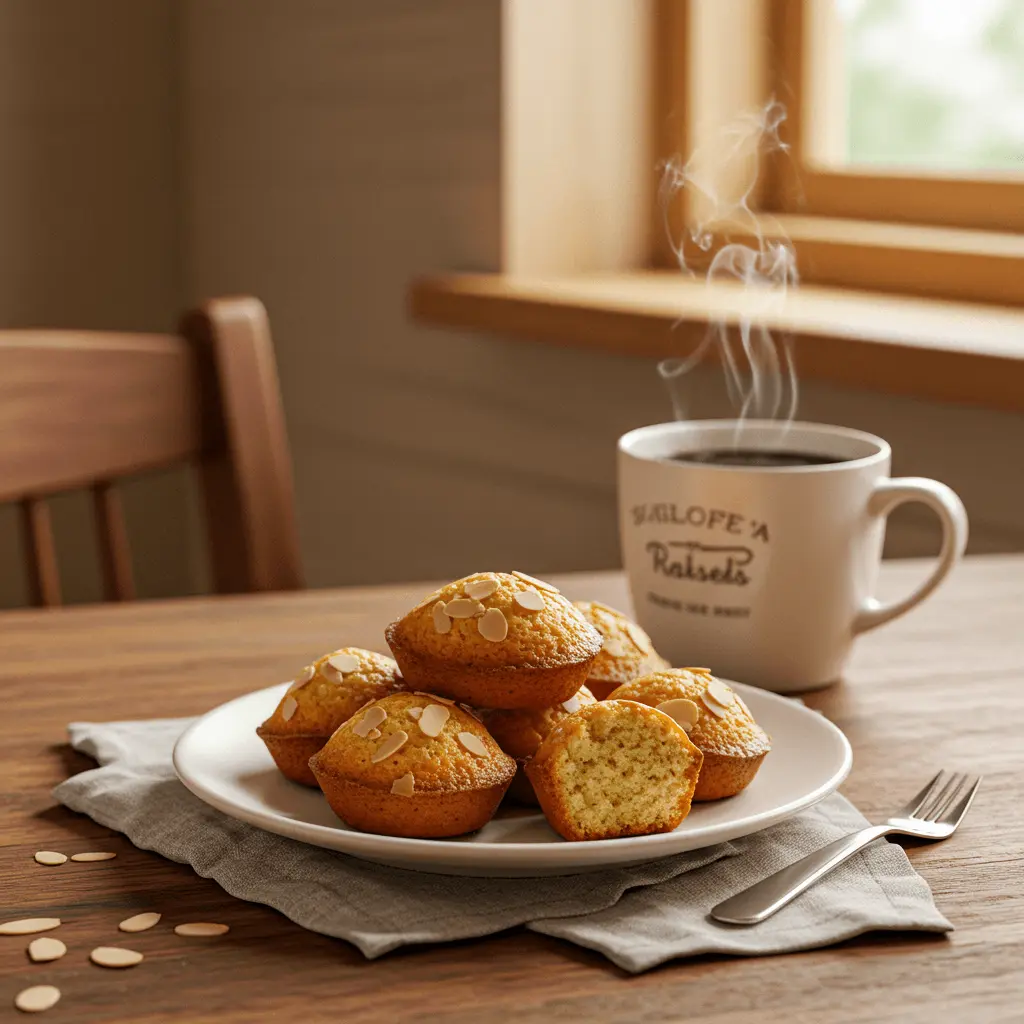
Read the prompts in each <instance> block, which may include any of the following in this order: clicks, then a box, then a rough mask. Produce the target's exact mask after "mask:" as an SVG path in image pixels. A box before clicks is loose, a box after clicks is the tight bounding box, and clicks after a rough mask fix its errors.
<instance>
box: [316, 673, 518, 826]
mask: <svg viewBox="0 0 1024 1024" xmlns="http://www.w3.org/2000/svg"><path fill="white" fill-rule="evenodd" d="M309 766H310V768H311V769H312V771H313V774H314V775H315V776H316V780H317V782H318V783H319V785H320V788H321V789H322V790H323V792H324V796H325V797H326V798H327V802H328V803H329V804H330V805H331V809H332V810H333V811H334V813H335V814H337V815H338V817H339V818H341V820H342V821H344V822H346V823H347V824H349V825H351V826H352V827H353V828H359V829H362V830H363V831H364V832H377V833H379V834H381V835H388V836H413V837H424V838H428V837H437V836H457V835H462V834H463V833H464V832H472V831H474V830H475V829H478V828H481V827H482V826H483V825H486V824H487V822H488V821H490V820H491V818H492V817H493V815H494V812H495V810H496V809H497V807H498V804H499V803H500V802H501V798H502V796H504V794H505V790H506V789H508V784H509V783H510V782H511V781H512V776H513V775H515V772H516V763H515V761H514V760H512V758H511V757H509V756H508V754H506V753H504V751H502V749H501V748H500V747H499V746H498V744H497V743H496V742H495V741H494V739H493V738H492V736H491V734H490V733H489V732H488V731H487V730H486V729H485V728H484V726H483V724H482V723H481V722H480V721H479V719H477V718H476V717H474V716H473V715H471V714H469V713H467V712H466V711H464V710H463V709H462V708H460V707H458V706H457V705H455V704H453V703H452V702H451V701H449V700H447V699H446V698H444V697H440V696H433V695H431V694H426V693H395V694H392V695H391V696H390V697H384V698H383V699H382V700H379V701H375V702H374V703H373V704H370V705H369V706H368V707H365V708H363V709H362V710H360V711H358V712H356V714H355V715H353V716H352V717H351V718H350V719H349V720H348V721H347V722H345V723H344V724H343V725H342V726H341V727H340V728H339V729H338V730H337V732H335V733H334V735H333V736H332V737H331V738H330V740H328V742H327V744H326V745H325V746H324V748H323V749H322V750H321V751H320V752H319V753H318V754H315V755H314V756H313V757H312V758H311V759H310V762H309Z"/></svg>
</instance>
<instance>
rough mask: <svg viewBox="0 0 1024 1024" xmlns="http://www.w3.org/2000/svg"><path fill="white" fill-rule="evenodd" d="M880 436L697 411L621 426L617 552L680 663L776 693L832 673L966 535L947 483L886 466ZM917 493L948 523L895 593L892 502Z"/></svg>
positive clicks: (659, 637) (942, 565)
mask: <svg viewBox="0 0 1024 1024" xmlns="http://www.w3.org/2000/svg"><path fill="white" fill-rule="evenodd" d="M737 445H738V446H739V447H741V448H743V449H755V450H762V449H764V450H774V451H794V452H804V453H813V454H815V455H819V456H830V457H834V458H835V459H837V460H841V461H836V462H830V463H826V464H820V465H797V466H783V467H775V466H772V467H760V466H734V465H715V464H702V463H693V462H681V461H673V460H672V456H676V455H678V454H680V453H683V452H698V451H702V450H704V451H707V450H721V449H729V448H732V447H735V446H737ZM890 463H891V450H890V448H889V445H888V444H887V443H886V442H885V441H883V440H882V439H881V438H879V437H874V436H872V435H871V434H865V433H863V432H861V431H859V430H848V429H846V428H845V427H832V426H822V425H819V424H813V423H791V424H784V423H777V422H774V421H748V422H746V423H744V424H742V426H740V425H739V424H738V423H737V421H735V420H694V421H690V422H677V423H661V424H657V425H655V426H650V427H641V428H640V429H639V430H633V431H631V432H630V433H628V434H625V435H624V436H623V437H621V438H620V439H619V526H620V533H621V540H622V553H623V558H624V561H625V567H626V572H627V574H628V576H629V584H630V588H631V590H632V594H633V604H634V608H635V610H636V617H637V620H638V621H639V623H640V625H641V626H643V627H644V629H646V630H647V632H648V633H649V634H650V635H651V639H652V640H653V641H654V645H655V647H657V649H658V651H659V652H660V653H661V654H663V655H664V656H665V657H666V658H668V659H669V661H671V662H672V664H673V665H701V666H707V667H709V668H711V669H712V671H714V672H715V673H716V674H718V675H722V676H725V677H728V678H731V679H739V680H741V681H743V682H748V683H754V684H756V685H759V686H763V687H765V688H766V689H770V690H775V691H776V692H778V693H797V692H799V691H801V690H808V689H813V688H815V687H818V686H823V685H825V684H827V683H830V682H832V681H834V680H835V679H837V678H838V677H839V675H840V672H841V671H842V667H843V664H844V662H845V661H846V658H847V655H848V654H849V651H850V646H851V644H852V643H853V640H854V638H855V637H856V636H857V634H859V633H863V632H865V631H866V630H869V629H873V628H874V627H875V626H880V625H881V624H882V623H883V622H887V621H889V620H890V619H893V618H895V617H896V616H897V615H902V614H903V613H904V612H906V611H909V610H910V609H911V608H913V607H914V605H916V604H918V603H919V602H920V601H922V600H924V598H925V597H927V596H928V595H929V594H930V593H931V592H932V591H933V590H934V589H935V588H936V587H937V586H938V585H939V584H940V583H941V582H942V580H943V579H944V578H945V577H946V575H947V574H948V573H949V571H950V569H952V567H953V566H954V565H955V564H956V562H957V561H958V560H959V558H960V556H961V555H962V554H963V551H964V546H965V545H966V543H967V513H966V512H965V511H964V507H963V504H962V502H961V501H960V499H959V498H958V497H957V496H956V494H955V493H954V492H953V491H952V490H950V488H948V487H947V486H946V485H945V484H940V483H937V482H936V481H934V480H926V479H923V478H919V477H905V478H902V479H890V477H889V468H890ZM907 501H919V502H922V503H923V504H925V505H927V506H928V507H929V508H931V509H932V510H933V511H934V512H935V513H936V515H938V517H939V520H940V521H941V523H942V549H941V551H940V553H939V559H938V564H937V565H935V567H934V568H933V570H932V572H931V574H930V575H929V576H928V578H927V579H926V580H925V581H924V582H923V583H921V585H920V586H918V587H917V589H915V590H914V591H913V592H912V593H910V594H908V595H907V596H906V597H903V598H901V599H900V600H898V601H894V602H892V603H891V604H881V603H880V602H879V601H878V600H877V599H876V598H875V597H874V596H873V593H874V588H875V582H876V579H877V576H878V567H879V562H880V560H881V556H882V541H883V539H884V537H885V521H886V516H888V514H889V513H890V512H891V511H892V510H893V509H894V508H895V507H896V506H897V505H901V504H903V503H904V502H907Z"/></svg>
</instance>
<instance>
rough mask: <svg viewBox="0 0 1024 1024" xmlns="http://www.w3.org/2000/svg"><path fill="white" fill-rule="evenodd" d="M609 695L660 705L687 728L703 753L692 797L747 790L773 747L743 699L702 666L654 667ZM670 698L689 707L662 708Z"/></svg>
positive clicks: (718, 796)
mask: <svg viewBox="0 0 1024 1024" xmlns="http://www.w3.org/2000/svg"><path fill="white" fill-rule="evenodd" d="M611 699H612V700H636V701H639V702H640V703H641V704H649V705H650V706H651V707H659V706H661V707H662V710H664V711H665V712H666V713H668V714H671V715H672V716H673V717H674V718H676V720H677V721H679V722H680V724H682V725H683V728H685V729H687V732H688V734H689V736H690V739H691V740H693V742H694V743H695V744H696V745H697V746H698V747H699V748H700V750H701V753H703V754H704V767H703V768H701V771H700V778H699V779H698V780H697V792H696V793H694V795H693V799H694V800H720V799H721V798H722V797H726V796H735V795H736V794H737V793H739V792H740V791H741V790H743V789H746V787H747V786H749V785H750V783H751V782H752V781H753V778H754V776H755V775H756V774H757V770H758V769H759V768H760V767H761V762H762V761H763V760H764V759H765V757H766V755H767V754H768V751H769V750H771V747H772V743H771V738H770V737H769V736H768V734H767V733H766V732H765V731H764V729H762V728H761V726H759V725H758V724H757V722H755V721H754V716H753V715H752V714H751V713H750V709H749V708H748V707H747V705H746V704H745V703H744V702H743V698H742V697H740V696H739V694H737V693H736V691H735V690H733V689H732V688H731V687H729V686H726V685H725V683H723V682H722V681H721V680H719V679H715V678H714V676H712V675H711V673H710V672H709V671H708V670H707V669H706V668H673V669H668V670H667V671H665V672H653V673H651V674H650V675H647V676H643V677H642V678H640V679H634V680H633V681H632V682H631V683H626V684H625V685H624V686H620V687H619V688H618V689H617V690H615V691H614V692H613V693H612V696H611ZM668 701H673V702H675V701H685V702H688V703H689V704H691V705H692V707H687V705H686V704H673V705H672V706H670V707H664V706H663V705H665V703H666V702H668ZM690 721H692V723H693V724H692V725H689V727H688V728H687V726H688V723H689V722H690Z"/></svg>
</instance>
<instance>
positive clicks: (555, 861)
mask: <svg viewBox="0 0 1024 1024" xmlns="http://www.w3.org/2000/svg"><path fill="white" fill-rule="evenodd" d="M718 678H721V679H722V681H723V682H725V683H728V684H729V685H730V686H732V687H734V688H735V689H736V690H737V691H738V692H739V693H740V695H741V696H743V697H748V696H749V695H750V694H751V693H755V694H756V695H757V697H756V698H755V699H761V698H765V699H768V700H769V702H771V703H777V704H779V705H782V706H785V707H786V708H787V710H788V711H796V712H797V713H798V714H800V713H806V714H809V715H814V716H815V718H816V719H817V720H818V721H819V724H821V725H823V726H824V727H825V728H826V731H831V733H832V734H833V738H835V739H837V740H838V742H839V745H840V747H841V748H842V751H843V758H842V763H841V764H840V766H839V768H838V769H837V770H836V771H835V772H833V773H832V775H831V776H830V777H829V778H828V779H827V780H825V781H824V782H822V783H821V784H820V785H818V786H817V787H816V788H815V789H813V790H811V791H810V792H808V793H806V794H804V795H803V796H801V797H798V798H796V799H794V800H790V801H788V802H787V803H784V804H780V805H779V806H777V807H773V808H771V809H770V810H765V811H761V812H759V813H757V814H752V815H748V816H746V817H745V818H740V819H737V820H735V821H732V822H722V823H720V824H717V825H707V826H703V827H701V828H699V829H694V830H690V831H687V832H683V833H679V832H678V831H676V830H673V831H671V832H658V833H654V834H652V835H643V836H623V837H620V838H616V839H594V840H590V841H588V842H583V843H580V842H565V841H563V842H560V843H559V842H546V843H533V842H528V843H515V842H512V843H492V842H487V841H486V840H485V841H481V842H468V843H467V842H460V841H458V839H459V837H451V839H449V840H447V841H446V840H438V839H416V838H410V837H407V836H387V835H379V834H377V833H373V832H360V831H358V830H356V829H352V828H336V827H334V826H329V825H319V824H316V823H315V822H309V821H298V820H293V819H290V818H286V817H284V816H282V815H281V814H279V813H278V812H275V811H260V810H249V809H248V808H244V807H239V805H237V804H235V803H232V802H230V801H229V800H226V799H222V798H221V797H220V796H219V795H218V794H217V793H216V792H214V791H213V790H211V789H210V788H209V787H208V786H206V785H205V784H204V783H203V782H202V781H201V780H199V779H197V778H196V777H195V776H194V775H193V776H191V777H190V773H189V772H188V770H187V767H185V766H183V763H182V762H183V758H182V752H183V751H187V748H188V746H189V744H190V742H192V740H193V737H194V735H195V734H196V733H198V732H199V731H200V730H201V728H202V727H203V725H204V724H205V723H206V721H207V719H209V718H210V717H212V716H213V715H215V714H219V713H221V712H224V711H226V710H227V709H228V708H229V707H230V706H231V705H232V704H235V703H238V702H241V701H243V700H247V699H249V698H251V697H253V696H255V695H256V694H260V693H267V692H269V691H280V692H283V691H284V688H285V687H287V686H288V685H289V684H288V683H277V684H275V685H273V686H266V687H262V688H261V689H259V690H250V691H248V692H246V693H243V694H239V695H238V696H237V697H233V698H231V699H230V700H227V701H224V702H223V703H221V704H218V705H217V706H216V707H213V708H210V710H209V711H207V712H205V713H204V714H202V715H200V716H199V717H198V718H197V719H196V720H195V721H194V722H193V723H192V724H191V725H190V726H189V727H188V728H187V729H186V730H185V731H184V732H183V733H182V734H181V735H180V736H179V737H178V739H177V740H176V741H175V744H174V749H173V751H172V754H171V761H172V763H173V766H174V771H175V774H176V775H177V777H178V779H179V781H180V782H181V783H182V785H184V786H185V788H186V789H188V790H189V792H191V793H192V794H193V795H195V796H196V797H198V798H199V799H200V800H202V801H203V802H204V803H206V804H208V805H209V806H211V807H213V808H214V809H215V810H218V811H220V812H221V813H223V814H227V815H228V816H229V817H232V818H235V819H236V820H238V821H244V822H246V823H247V824H250V825H253V826H255V827H256V828H260V829H263V830H264V831H267V832H272V833H274V834H275V835H280V836H284V837H285V838H288V839H294V840H296V841H297V842H304V843H307V844H309V845H314V846H321V847H322V848H326V849H331V850H337V851H339V852H341V853H347V854H350V855H351V856H354V857H363V858H364V859H370V860H374V859H378V860H379V859H385V860H386V859H389V858H391V859H394V858H401V859H402V860H405V861H410V862H411V861H413V860H415V859H417V854H419V855H420V857H421V858H422V859H423V860H424V862H430V863H433V864H435V865H436V864H437V862H438V861H440V860H442V859H443V860H444V861H445V862H446V863H447V864H450V865H451V866H453V867H455V866H458V867H480V866H481V865H480V861H481V860H483V859H484V858H486V859H487V861H488V862H489V863H488V866H493V867H495V868H501V867H508V868H513V867H515V868H519V869H522V867H523V863H522V862H523V861H524V860H525V859H529V860H530V861H531V862H532V863H531V866H535V867H538V868H551V867H560V868H566V869H569V870H570V871H571V870H572V868H574V867H578V866H580V865H581V864H587V863H593V862H595V861H596V862H603V861H604V859H605V858H606V857H607V856H609V851H611V850H615V851H618V855H616V856H615V857H614V859H613V860H611V861H609V862H608V864H607V866H608V868H609V869H614V868H617V867H624V866H626V865H627V864H630V863H638V862H641V861H643V862H646V861H651V860H657V859H659V858H661V857H670V856H673V855H674V854H676V853H683V852H687V851H690V850H699V849H704V848H706V847H708V846H714V845H716V844H718V843H723V842H728V841H729V840H731V839H738V838H740V837H742V836H747V835H753V834H754V833H755V832H760V831H761V830H762V829H765V828H770V827H771V826H772V825H775V824H778V823H779V822H780V821H784V820H786V819H787V818H791V817H792V816H793V815H795V814H799V813H800V812H801V811H804V810H807V809H808V808H809V807H813V806H814V805H815V804H817V803H820V802H821V801H822V800H824V799H825V798H826V797H828V796H830V795H831V794H832V793H834V792H835V791H836V790H837V789H838V788H839V786H841V785H842V784H843V781H844V780H845V779H846V778H847V777H848V775H849V774H850V770H851V768H852V767H853V748H852V747H851V745H850V741H849V739H848V738H847V736H846V734H845V733H844V732H843V731H842V729H840V728H839V726H837V725H836V724H835V723H834V722H832V721H830V720H829V719H828V718H826V717H825V716H824V715H821V714H819V713H818V712H816V711H814V710H813V709H811V708H809V707H807V706H806V705H804V704H803V703H799V704H798V703H797V702H796V701H794V700H793V699H792V697H790V696H786V695H782V694H777V693H773V692H772V691H771V690H764V689H761V688H760V687H756V686H751V685H749V684H746V683H740V682H736V681H735V680H732V679H725V678H724V677H718ZM704 831H707V832H709V833H713V835H711V836H710V837H709V838H707V840H706V841H704V840H703V836H702V835H701V833H702V832H704ZM301 832H307V833H308V832H311V833H312V834H313V835H321V836H323V837H324V838H325V839H326V838H327V837H335V839H336V837H338V836H344V837H345V838H344V840H343V842H344V844H345V845H344V847H343V846H341V845H340V844H339V843H338V842H337V841H334V842H324V843H316V842H313V841H312V839H311V838H308V837H304V836H302V835H300V834H298V833H301ZM681 836H688V837H692V838H695V839H699V840H701V841H699V842H697V843H696V845H684V846H680V845H679V844H680V842H683V843H685V842H686V840H681V839H680V837H681ZM663 847H669V849H665V850H663V849H662V848H663ZM441 851H443V856H439V855H440V854H441ZM626 851H635V853H636V857H635V858H633V859H631V858H630V857H629V856H625V857H623V856H621V854H622V853H625V852H626ZM435 870H436V868H435Z"/></svg>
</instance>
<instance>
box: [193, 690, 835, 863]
mask: <svg viewBox="0 0 1024 1024" xmlns="http://www.w3.org/2000/svg"><path fill="white" fill-rule="evenodd" d="M730 685H732V686H734V687H735V688H736V690H737V691H738V692H739V693H740V694H742V696H743V698H744V700H745V701H746V702H747V704H748V705H749V706H750V710H751V712H752V713H753V715H754V717H755V718H756V719H757V721H758V722H759V723H760V724H761V725H762V726H763V727H764V728H765V729H766V730H767V731H768V733H769V734H770V735H771V737H772V748H773V749H772V752H771V753H770V754H769V755H768V757H767V758H765V760H764V763H763V764H762V766H761V770H760V771H759V772H758V774H757V777H756V778H755V779H754V781H753V782H752V783H751V784H750V786H749V787H748V788H747V789H746V790H744V791H743V792H742V793H740V794H739V795H738V796H735V797H732V798H731V799H728V800H718V801H716V802H714V803H706V804H694V805H693V810H692V811H691V812H690V815H689V817H687V819H686V820H685V821H684V822H683V823H682V824H681V825H680V826H679V828H677V829H676V830H675V831H674V832H666V833H663V834H660V835H653V836H636V837H633V838H629V839H603V840H598V841H596V842H590V843H568V842H566V841H565V840H563V839H561V838H560V837H559V836H558V835H556V834H555V833H554V832H553V831H552V830H551V829H550V828H549V827H548V825H547V822H546V821H545V820H544V816H543V815H542V814H541V813H540V812H539V811H536V810H532V809H529V808H516V807H514V806H512V807H508V808H506V807H503V808H502V809H500V810H499V811H498V814H497V815H496V816H495V817H494V819H493V820H492V821H490V822H489V823H488V824H487V825H485V826H484V827H483V828H482V829H480V831H479V832H475V833H473V834H472V835H469V836H461V837H459V838H457V839H399V838H396V837H394V836H377V835H371V834H370V833H368V832H357V831H356V830H354V829H350V828H349V827H348V826H347V825H345V824H344V823H343V822H342V821H339V819H338V818H337V817H336V816H335V814H334V812H333V811H332V810H331V809H330V807H328V806H327V802H326V800H324V798H323V796H322V795H321V794H320V793H319V791H317V790H313V789H307V788H306V787H305V786H299V785H296V784H295V783H292V782H289V781H288V780H287V779H285V778H284V776H282V775H281V774H280V773H279V772H278V771H277V769H276V768H275V767H274V762H273V761H272V760H271V758H270V755H269V754H268V753H267V750H266V748H265V747H264V745H263V742H262V741H261V740H260V739H259V737H257V735H256V732H255V730H256V726H257V725H259V723H260V722H262V721H263V720H264V719H265V718H267V717H269V715H270V713H271V712H272V711H273V709H274V708H275V707H276V706H277V702H278V701H279V700H280V699H281V695H282V693H283V692H284V690H285V688H286V687H287V684H286V683H282V684H280V685H279V686H272V687H270V688H269V689H266V690H258V691H257V692H256V693H249V694H246V695H245V696H244V697H238V698H237V699H236V700H232V701H229V702H228V703H227V704H222V705H221V706H220V707H218V708H214V710H213V711H210V712H209V713H208V714H206V715H203V717H202V718H200V719H199V720H198V721H197V722H195V723H194V724H193V725H192V726H190V727H189V729H188V730H187V731H186V732H184V733H183V734H182V736H181V738H180V739H179V740H178V742H177V744H176V745H175V748H174V767H175V770H176V771H177V773H178V777H179V778H180V779H181V781H182V782H183V783H184V784H185V785H186V786H187V787H188V788H189V789H190V790H191V791H192V792H193V793H195V795H196V796H198V797H199V798H200V799H201V800H205V801H206V802H207V803H208V804H211V805H212V806H213V807H216V808H217V809H218V810H220V811H223V812H224V813H225V814H230V815H231V816H232V817H234V818H240V819H241V820H242V821H247V822H249V823H250V824H251V825H256V826H258V827H259V828H263V829H266V830H267V831H269V832H276V833H278V834H279V835H282V836H288V837H290V838H292V839H298V840H300V841H301V842H304V843H312V844H313V845H314V846H325V847H327V848H328V849H331V850H341V851H342V852H343V853H348V854H352V855H353V856H355V857H362V858H364V859H365V860H372V861H377V862H378V863H381V864H391V865H394V866H395V867H402V868H409V869H412V870H416V871H432V872H435V873H438V874H450V875H492V876H506V877H516V876H530V875H534V876H535V875H569V874H576V873H578V872H583V871H598V870H601V869H603V868H611V867H621V866H624V865H629V864H639V863H641V862H644V861H649V860H654V859H656V858H658V857H667V856H669V855H670V854H673V853H681V852H682V851H684V850H695V849H698V848H700V847H702V846H710V845H711V844H713V843H720V842H724V841H725V840H727V839H736V838H737V837H739V836H745V835H748V834H749V833H751V832H757V831H758V830H759V829H762V828H767V827H768V826H769V825H774V824H775V823H776V822H778V821H782V819H783V818H788V817H790V816H791V815H793V814H796V813H797V812H798V811H802V810H804V808H807V807H810V806H811V805H812V804H815V803H817V802H818V801H819V800H823V799H824V798H825V797H826V796H828V795H829V794H830V793H831V792H832V791H833V790H835V789H836V787H837V786H838V785H839V784H840V783H841V782H842V781H843V779H845V778H846V776H847V773H848V772H849V771H850V765H851V764H852V761H853V755H852V753H851V751H850V744H849V742H848V741H847V739H846V737H845V736H844V735H843V734H842V733H841V732H840V731H839V730H838V729H837V728H836V727H835V726H834V725H833V724H832V723H831V722H829V721H828V720H827V719H825V718H823V717H822V716H821V715H819V714H817V713H816V712H814V711H810V710H809V709H807V708H806V707H804V706H803V705H801V704H798V703H796V702H795V701H792V700H788V699H786V698H784V697H778V696H776V695H775V694H772V693H767V692H765V691H764V690H758V689H755V688H754V687H751V686H744V685H742V684H741V683H731V684H730Z"/></svg>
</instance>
